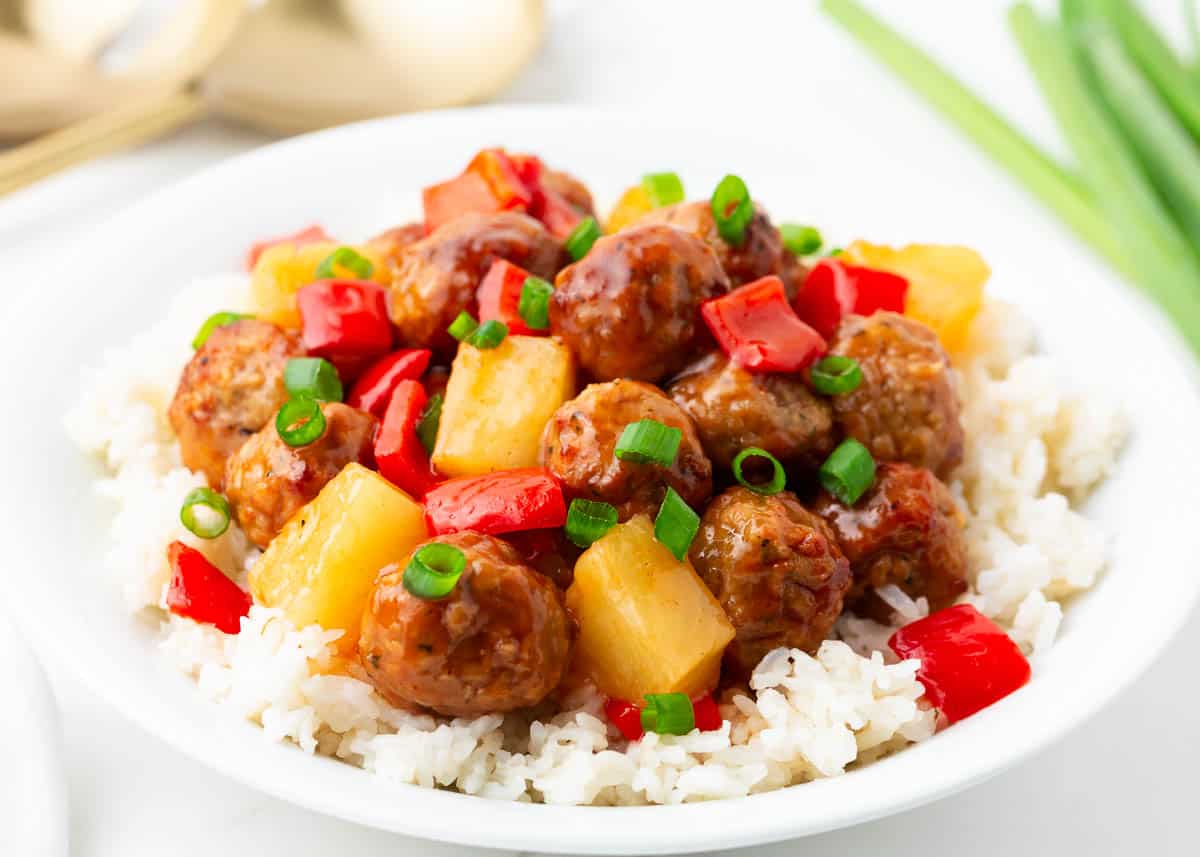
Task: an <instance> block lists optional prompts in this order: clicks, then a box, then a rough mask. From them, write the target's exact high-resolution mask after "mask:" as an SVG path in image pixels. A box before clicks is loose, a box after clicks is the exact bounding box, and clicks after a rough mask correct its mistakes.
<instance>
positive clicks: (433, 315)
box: [389, 213, 570, 357]
mask: <svg viewBox="0 0 1200 857" xmlns="http://www.w3.org/2000/svg"><path fill="white" fill-rule="evenodd" d="M497 259H506V260H507V261H509V262H512V263H513V264H514V265H519V266H520V267H522V268H524V269H525V270H527V271H529V272H530V273H531V274H536V275H537V276H539V277H543V278H546V279H550V280H553V279H554V275H555V274H556V273H558V270H559V269H560V268H561V267H562V266H563V265H565V264H567V262H568V261H570V259H569V257H568V256H567V253H566V251H565V250H564V249H563V247H562V244H560V243H559V242H558V241H557V240H555V238H554V237H553V236H552V235H550V233H549V232H547V231H546V229H545V227H543V226H542V224H540V223H538V222H537V221H536V220H534V219H533V218H531V217H526V216H525V215H523V214H513V213H503V214H488V215H484V214H464V215H462V216H461V217H458V218H455V219H454V220H452V221H451V222H450V223H447V224H446V225H444V226H442V227H441V228H440V229H438V230H437V231H435V232H434V233H433V234H432V235H430V236H429V237H427V238H424V239H422V240H420V241H417V242H416V243H414V244H410V245H408V246H407V247H405V248H404V249H403V250H401V251H400V252H399V253H398V254H397V255H396V256H395V258H394V259H393V260H392V261H391V263H390V265H389V268H390V272H391V285H390V288H389V291H390V299H391V315H392V321H393V322H394V323H395V325H396V328H397V329H398V330H399V333H400V342H402V343H403V344H404V345H405V347H409V348H432V349H434V350H435V351H437V352H438V353H439V354H440V355H441V356H443V357H453V356H454V348H455V342H454V339H453V338H451V336H450V334H448V333H447V332H446V328H448V327H449V326H450V323H451V322H452V321H454V319H455V318H456V317H457V316H458V314H459V313H460V312H463V311H464V310H466V311H468V312H471V313H474V312H475V309H476V307H475V290H476V289H477V288H478V287H479V282H480V280H482V279H483V277H484V275H485V274H487V272H488V269H489V268H491V266H492V263H493V262H495V261H496V260H497Z"/></svg>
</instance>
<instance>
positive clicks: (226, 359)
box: [167, 319, 304, 488]
mask: <svg viewBox="0 0 1200 857" xmlns="http://www.w3.org/2000/svg"><path fill="white" fill-rule="evenodd" d="M303 354H304V348H303V347H302V346H301V344H300V339H299V337H298V336H296V335H295V334H293V333H289V332H285V331H283V330H281V329H279V328H278V327H276V326H275V325H273V324H269V323H267V322H265V321H256V320H254V319H243V320H242V321H235V322H234V323H232V324H227V325H225V326H224V327H218V328H217V329H216V330H214V331H213V332H212V334H211V335H210V336H209V337H208V341H207V342H205V343H204V345H203V346H202V347H201V348H200V349H199V350H198V351H197V352H196V353H195V355H194V356H193V357H192V359H191V360H190V361H189V362H188V364H187V366H186V367H185V368H184V370H183V375H182V376H181V377H180V379H179V387H178V388H177V389H176V390H175V398H174V399H172V400H171V406H170V408H169V409H168V411H167V416H168V418H169V419H170V421H171V428H172V429H174V431H175V436H176V437H177V438H178V439H179V449H180V454H181V455H182V457H183V463H184V465H186V466H187V467H188V469H190V470H195V471H198V472H200V473H203V474H204V476H205V478H207V479H208V484H209V485H211V486H212V487H213V488H220V487H221V480H222V478H223V476H224V474H225V460H226V459H227V458H228V457H229V456H231V455H233V454H234V453H235V452H237V451H238V450H239V449H240V448H241V446H242V444H244V443H245V442H246V441H247V440H249V439H250V436H251V435H253V434H254V433H255V432H257V431H258V430H259V429H261V428H262V427H263V426H265V425H267V423H269V422H271V420H273V419H274V418H275V413H276V412H277V411H278V410H279V409H280V407H282V406H283V403H284V402H286V401H287V390H285V389H284V386H283V368H284V366H286V365H287V362H288V360H289V359H290V358H292V357H298V356H301V355H303Z"/></svg>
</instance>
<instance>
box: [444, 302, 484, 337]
mask: <svg viewBox="0 0 1200 857" xmlns="http://www.w3.org/2000/svg"><path fill="white" fill-rule="evenodd" d="M478 329H479V322H477V321H476V320H475V318H474V317H473V316H472V315H471V314H470V313H469V312H467V311H466V310H463V311H462V312H460V313H459V314H458V317H457V318H455V319H454V321H453V322H452V323H451V324H450V326H449V327H448V328H446V332H447V333H449V334H450V335H451V336H453V337H454V338H455V339H457V340H458V341H459V342H462V341H463V340H465V339H467V338H468V337H470V335H471V334H472V333H474V332H475V331H476V330H478Z"/></svg>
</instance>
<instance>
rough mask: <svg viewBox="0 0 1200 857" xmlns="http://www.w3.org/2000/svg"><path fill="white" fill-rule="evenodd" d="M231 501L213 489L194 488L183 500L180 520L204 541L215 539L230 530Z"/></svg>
mask: <svg viewBox="0 0 1200 857" xmlns="http://www.w3.org/2000/svg"><path fill="white" fill-rule="evenodd" d="M231 517H232V514H231V513H230V511H229V501H228V500H226V499H225V498H224V497H223V496H222V495H220V494H218V493H217V492H216V491H214V490H212V489H211V488H193V489H192V490H191V491H189V492H188V494H187V496H186V497H184V498H183V506H182V508H180V510H179V520H180V521H181V522H182V523H183V525H184V526H185V527H187V528H188V531H189V532H191V533H193V534H194V535H197V536H199V537H200V538H202V539H215V538H216V537H217V536H219V535H221V534H222V533H223V532H225V531H226V530H228V529H229V520H230V518H231Z"/></svg>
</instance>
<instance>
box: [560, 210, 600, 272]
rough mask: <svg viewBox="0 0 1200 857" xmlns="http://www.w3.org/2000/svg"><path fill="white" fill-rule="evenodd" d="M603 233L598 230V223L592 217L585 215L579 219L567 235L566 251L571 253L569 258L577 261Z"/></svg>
mask: <svg viewBox="0 0 1200 857" xmlns="http://www.w3.org/2000/svg"><path fill="white" fill-rule="evenodd" d="M603 234H604V233H603V232H601V231H600V224H599V223H597V222H596V218H594V217H590V216H589V217H585V218H583V220H581V221H579V225H577V226H576V227H575V228H574V229H573V230H571V234H570V235H568V236H567V241H566V247H567V252H568V253H570V254H571V258H572V259H574V260H575V261H576V262H578V261H579V260H580V259H582V258H583V257H584V256H586V255H587V254H588V251H589V250H591V249H592V245H593V244H595V243H596V240H597V239H598V238H600V236H601V235H603Z"/></svg>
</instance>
